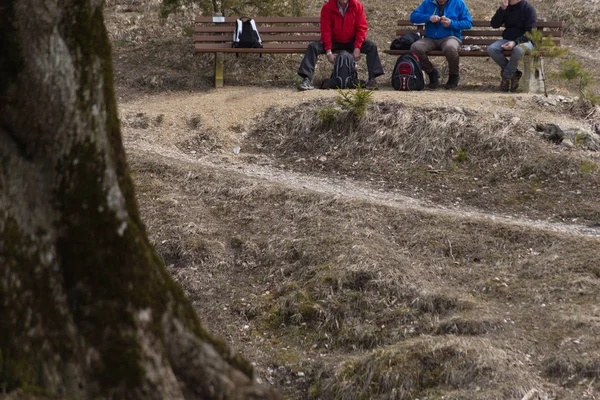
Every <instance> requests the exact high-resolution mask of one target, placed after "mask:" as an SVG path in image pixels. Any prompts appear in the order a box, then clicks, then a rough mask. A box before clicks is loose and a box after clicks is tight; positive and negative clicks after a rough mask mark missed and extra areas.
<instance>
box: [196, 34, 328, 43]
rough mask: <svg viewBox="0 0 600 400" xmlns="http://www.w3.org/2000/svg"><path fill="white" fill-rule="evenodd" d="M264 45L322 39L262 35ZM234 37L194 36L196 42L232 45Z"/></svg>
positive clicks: (300, 36)
mask: <svg viewBox="0 0 600 400" xmlns="http://www.w3.org/2000/svg"><path fill="white" fill-rule="evenodd" d="M260 38H261V39H262V41H263V43H267V42H307V43H310V42H315V41H317V40H320V39H321V36H320V35H260ZM231 41H232V35H205V36H200V35H197V36H194V42H228V43H231Z"/></svg>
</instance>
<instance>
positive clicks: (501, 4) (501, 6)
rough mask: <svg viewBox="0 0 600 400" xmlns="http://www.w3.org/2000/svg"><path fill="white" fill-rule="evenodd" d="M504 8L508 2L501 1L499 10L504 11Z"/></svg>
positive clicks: (505, 0) (506, 0)
mask: <svg viewBox="0 0 600 400" xmlns="http://www.w3.org/2000/svg"><path fill="white" fill-rule="evenodd" d="M506 7H508V0H502V3H500V8H501V9H503V10H506Z"/></svg>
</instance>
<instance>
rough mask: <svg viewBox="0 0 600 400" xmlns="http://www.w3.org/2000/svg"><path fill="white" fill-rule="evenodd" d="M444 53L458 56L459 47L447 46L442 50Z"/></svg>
mask: <svg viewBox="0 0 600 400" xmlns="http://www.w3.org/2000/svg"><path fill="white" fill-rule="evenodd" d="M442 52H443V53H444V55H445V56H446V57H447V58H448V57H458V49H457V48H456V47H451V46H447V47H444V49H443V50H442Z"/></svg>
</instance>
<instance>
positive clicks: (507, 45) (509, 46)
mask: <svg viewBox="0 0 600 400" xmlns="http://www.w3.org/2000/svg"><path fill="white" fill-rule="evenodd" d="M516 45H517V43H516V42H514V41H512V40H511V41H510V42H506V43H504V44H503V45H502V48H503V49H504V50H512V49H514V48H515V46H516Z"/></svg>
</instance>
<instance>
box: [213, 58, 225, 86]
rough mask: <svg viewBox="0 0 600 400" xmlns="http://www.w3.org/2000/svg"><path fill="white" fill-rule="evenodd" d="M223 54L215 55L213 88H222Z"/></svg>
mask: <svg viewBox="0 0 600 400" xmlns="http://www.w3.org/2000/svg"><path fill="white" fill-rule="evenodd" d="M223 59H224V54H223V53H215V88H222V87H223Z"/></svg>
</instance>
